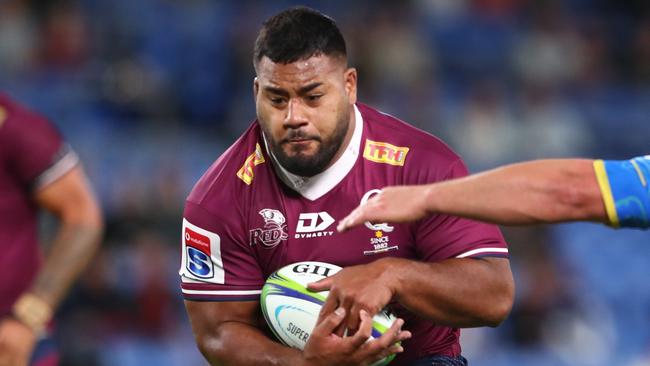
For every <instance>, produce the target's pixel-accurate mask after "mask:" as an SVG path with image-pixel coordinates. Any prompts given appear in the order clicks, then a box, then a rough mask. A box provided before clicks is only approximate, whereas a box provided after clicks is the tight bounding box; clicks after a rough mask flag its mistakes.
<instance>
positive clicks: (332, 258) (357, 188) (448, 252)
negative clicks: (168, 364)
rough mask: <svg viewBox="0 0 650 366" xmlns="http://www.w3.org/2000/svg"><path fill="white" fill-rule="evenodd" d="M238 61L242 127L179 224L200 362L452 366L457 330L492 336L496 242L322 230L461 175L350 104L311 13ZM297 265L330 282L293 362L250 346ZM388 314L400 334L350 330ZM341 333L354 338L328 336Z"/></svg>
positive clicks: (443, 153)
mask: <svg viewBox="0 0 650 366" xmlns="http://www.w3.org/2000/svg"><path fill="white" fill-rule="evenodd" d="M253 62H254V66H255V71H256V78H255V79H254V82H253V90H254V96H255V106H256V111H257V120H256V121H254V123H253V124H252V125H251V126H250V127H249V128H248V129H247V130H246V132H244V134H243V135H242V136H241V137H240V138H239V139H238V140H237V141H236V142H235V143H234V145H232V147H231V148H229V149H228V150H227V152H226V153H224V154H223V155H222V156H221V157H220V158H219V159H218V160H217V161H216V162H215V163H214V164H213V165H212V166H211V167H210V168H209V169H208V171H207V172H206V173H205V174H204V175H203V177H202V178H201V179H200V180H199V181H198V183H197V184H196V186H195V187H194V189H193V190H192V192H191V193H190V195H189V196H188V198H187V201H186V205H185V211H184V214H183V216H184V218H183V232H182V233H183V234H182V244H183V247H182V254H183V258H182V263H181V268H180V275H181V279H182V284H181V287H182V293H183V297H184V298H185V304H186V308H187V312H188V314H189V316H190V320H191V323H192V327H193V329H194V333H195V337H196V340H197V344H198V346H199V348H200V349H201V351H202V352H203V354H204V355H205V357H206V358H207V359H208V360H209V361H210V362H211V363H212V364H215V365H216V364H236V365H368V364H371V363H372V362H374V361H376V360H378V359H381V358H383V357H385V356H386V355H388V354H393V353H399V354H398V355H397V357H396V358H395V360H394V361H393V364H394V365H396V366H398V365H414V364H418V365H431V364H435V365H466V362H467V361H466V360H465V358H464V357H463V356H462V355H461V347H460V343H459V339H460V333H461V331H460V329H459V328H465V327H483V326H497V325H498V324H500V323H501V322H502V321H503V320H504V319H505V317H506V316H507V314H508V312H509V311H510V307H511V306H512V301H513V298H514V290H513V287H514V285H513V281H512V275H511V272H510V266H509V260H508V249H507V246H506V244H505V241H504V239H503V237H502V236H501V233H500V231H499V230H498V229H497V228H496V227H495V226H493V225H487V224H484V223H479V222H477V221H471V220H466V219H461V218H458V217H450V216H446V215H436V216H433V217H431V218H430V219H427V220H423V221H422V222H420V223H418V224H416V225H411V224H408V225H395V226H392V225H387V224H382V223H376V224H373V225H367V226H366V227H362V228H358V229H357V230H353V231H350V232H348V233H346V234H343V235H341V234H338V233H336V231H335V226H334V223H335V221H336V219H337V218H340V217H342V215H345V214H346V213H347V212H348V210H350V209H351V208H352V207H354V206H356V205H357V203H358V202H360V201H363V200H365V199H367V198H368V197H370V196H372V195H373V194H375V193H376V191H377V188H378V187H382V186H385V185H387V184H396V183H398V182H400V183H401V182H412V183H416V182H421V183H425V182H435V181H441V180H446V179H450V178H452V177H460V176H464V175H466V174H467V170H466V168H465V165H464V163H463V161H462V160H461V159H460V158H459V157H458V155H456V154H455V153H454V152H453V151H452V150H451V149H449V147H447V146H446V145H445V144H444V143H442V142H441V141H440V140H438V139H437V138H435V137H433V136H431V135H429V134H427V133H425V132H423V131H421V130H418V129H416V128H414V127H412V126H410V125H408V124H406V123H404V122H402V121H399V120H397V119H396V118H394V117H391V116H389V115H386V114H384V113H381V112H379V111H377V110H375V109H373V108H371V107H368V106H366V105H364V104H361V103H357V71H356V69H354V68H350V67H348V58H347V50H346V45H345V40H344V38H343V36H342V34H341V32H340V30H339V28H338V26H337V25H336V24H335V22H334V21H333V20H332V19H331V18H329V17H327V16H325V15H323V14H321V13H319V12H317V11H315V10H312V9H309V8H304V7H298V8H290V9H288V10H284V11H282V12H280V13H278V14H276V15H274V16H272V17H271V18H269V19H268V20H267V21H266V22H265V23H264V25H263V26H262V28H261V30H260V32H259V35H258V38H257V40H256V42H255V50H254V58H253ZM303 260H316V261H323V262H328V263H333V264H336V265H340V266H342V267H345V268H343V269H342V270H341V271H340V272H338V273H337V274H336V275H335V276H333V277H332V281H331V283H319V284H318V286H320V289H323V288H325V287H330V284H331V287H332V289H331V292H330V294H329V297H328V300H327V302H326V303H325V304H324V306H323V308H322V311H321V314H320V315H321V318H320V321H319V325H318V326H317V328H318V329H317V330H316V331H314V332H313V333H312V334H311V336H310V337H309V339H308V342H307V345H306V346H305V350H304V351H303V352H300V351H298V350H295V349H292V348H289V347H286V346H283V345H281V344H280V343H278V342H277V341H274V340H272V339H269V337H268V336H267V335H266V334H265V333H264V330H265V327H264V326H263V320H262V318H261V311H260V303H259V301H260V299H259V297H260V293H261V289H262V286H263V284H264V281H265V279H266V278H267V277H268V276H269V275H270V274H271V273H273V272H274V271H276V270H277V269H279V268H281V267H283V266H285V265H287V264H290V263H293V262H297V261H303ZM389 302H391V303H393V305H394V309H395V312H396V314H397V316H399V317H400V318H403V320H404V329H405V330H406V331H400V330H401V325H402V323H401V322H402V320H399V321H398V322H396V323H395V324H394V325H393V329H391V330H389V331H388V332H387V333H385V334H384V336H382V337H381V338H379V339H375V340H372V341H369V342H364V341H365V340H366V339H367V336H368V335H367V334H366V335H365V336H364V335H363V334H364V333H362V332H361V330H362V329H369V328H365V327H364V325H367V324H369V323H368V322H369V321H371V317H372V316H374V315H375V314H376V313H377V312H379V311H380V310H381V309H382V308H383V307H384V306H386V305H387V304H388V303H389ZM343 329H347V330H348V331H349V334H354V332H355V331H357V329H359V331H358V333H356V334H354V335H353V336H351V337H343V336H342V335H343ZM335 330H336V331H335ZM411 335H412V337H411ZM407 338H409V339H407ZM398 340H402V341H403V342H402V346H403V349H402V347H400V346H397V345H394V343H395V342H396V341H398ZM402 351H403V353H400V352H402Z"/></svg>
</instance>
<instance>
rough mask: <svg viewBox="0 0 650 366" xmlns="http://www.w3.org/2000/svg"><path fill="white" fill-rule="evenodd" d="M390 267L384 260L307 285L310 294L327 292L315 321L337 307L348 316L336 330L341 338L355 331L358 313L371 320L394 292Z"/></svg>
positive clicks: (343, 271) (353, 267)
mask: <svg viewBox="0 0 650 366" xmlns="http://www.w3.org/2000/svg"><path fill="white" fill-rule="evenodd" d="M389 268H390V265H389V264H388V263H387V261H386V260H377V261H375V262H372V263H369V264H364V265H359V266H352V267H346V268H343V269H342V270H340V271H339V272H337V273H336V274H335V275H333V276H330V277H327V278H324V279H322V280H320V281H317V282H313V283H310V284H308V285H307V287H308V289H309V290H311V291H325V290H328V289H329V291H330V293H329V296H328V297H327V300H326V301H325V303H324V304H323V307H322V308H321V312H320V315H319V322H320V321H321V319H324V318H325V317H327V316H328V315H329V314H331V313H332V312H334V310H336V309H337V308H338V307H342V308H344V309H345V311H346V314H348V316H347V319H346V321H345V322H344V323H343V324H342V325H341V326H340V327H339V328H337V329H336V332H335V333H336V334H337V335H339V336H340V335H342V334H343V333H344V331H345V329H346V328H347V330H348V333H350V332H352V333H353V332H355V331H356V330H357V329H358V328H359V323H360V319H359V311H360V310H362V309H363V310H365V311H366V312H367V313H368V314H369V315H370V316H371V317H373V316H375V314H377V313H378V312H379V311H381V310H382V309H383V308H384V307H385V306H386V305H387V304H388V303H389V302H390V301H391V299H392V298H393V296H394V295H395V292H396V287H395V286H396V282H395V276H392V275H391V274H390V270H389Z"/></svg>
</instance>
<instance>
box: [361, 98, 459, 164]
mask: <svg viewBox="0 0 650 366" xmlns="http://www.w3.org/2000/svg"><path fill="white" fill-rule="evenodd" d="M358 108H359V111H360V112H361V115H362V117H363V119H364V121H365V122H366V126H367V133H366V134H365V135H366V141H364V142H363V143H364V144H365V146H364V155H366V156H365V157H366V158H368V156H367V155H368V154H370V155H372V151H375V150H374V149H373V146H374V145H378V146H380V147H381V146H385V145H386V144H388V148H389V149H394V150H395V151H397V152H402V153H401V154H398V155H396V156H403V158H404V162H401V163H402V164H404V165H405V166H406V164H408V165H411V166H420V165H426V166H435V167H440V168H443V167H444V166H447V165H452V164H455V163H456V162H458V161H460V160H461V159H460V157H459V156H458V154H456V152H454V151H453V150H452V149H451V148H450V147H449V146H448V145H447V144H446V143H445V142H443V141H442V140H441V139H440V138H438V137H436V136H434V135H432V134H430V133H428V132H425V131H422V130H420V129H419V128H417V127H414V126H412V125H410V124H408V123H406V122H404V121H402V120H400V119H399V118H397V117H395V116H392V115H390V114H387V113H384V112H381V111H379V110H376V109H373V108H371V107H369V106H367V105H363V104H358ZM371 158H372V156H371Z"/></svg>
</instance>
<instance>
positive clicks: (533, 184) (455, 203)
mask: <svg viewBox="0 0 650 366" xmlns="http://www.w3.org/2000/svg"><path fill="white" fill-rule="evenodd" d="M426 197H427V199H426V202H427V203H428V205H427V207H426V211H427V212H429V213H434V212H444V213H447V214H451V215H457V216H464V217H469V218H474V219H480V220H484V221H489V222H494V223H499V224H515V225H519V224H531V223H551V222H559V221H576V220H589V221H600V222H607V213H606V212H605V206H604V204H603V200H602V196H601V193H600V188H599V186H598V182H597V180H596V175H595V173H594V168H593V161H592V160H586V159H556V160H537V161H530V162H525V163H519V164H512V165H508V166H505V167H502V168H497V169H493V170H490V171H487V172H484V173H479V174H476V175H471V176H468V177H465V178H462V179H458V180H453V181H448V182H443V183H440V184H435V185H430V186H429V187H428V188H427V190H426Z"/></svg>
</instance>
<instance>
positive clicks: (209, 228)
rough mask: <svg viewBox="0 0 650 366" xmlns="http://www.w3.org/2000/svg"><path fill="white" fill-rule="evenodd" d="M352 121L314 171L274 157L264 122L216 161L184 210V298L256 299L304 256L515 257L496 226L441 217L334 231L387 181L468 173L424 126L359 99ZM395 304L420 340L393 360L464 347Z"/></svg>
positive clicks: (344, 260) (365, 259)
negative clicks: (342, 144)
mask: <svg viewBox="0 0 650 366" xmlns="http://www.w3.org/2000/svg"><path fill="white" fill-rule="evenodd" d="M355 120H356V122H355V129H354V133H353V136H352V138H351V141H350V143H349V145H348V146H347V148H346V150H345V151H344V153H343V154H342V156H341V157H340V158H339V159H338V160H337V161H336V162H335V163H334V164H333V165H332V166H331V167H329V168H328V169H327V170H326V171H324V172H322V173H320V174H318V175H316V176H314V177H310V178H304V177H298V176H295V175H293V174H291V173H289V172H287V171H285V170H284V169H283V168H282V167H281V166H280V165H279V164H278V163H277V162H276V161H275V159H274V157H273V156H272V155H270V154H269V151H268V150H267V148H266V144H265V142H264V138H263V136H262V132H261V129H260V126H259V125H258V123H257V122H254V123H253V125H252V126H251V127H250V128H249V129H248V130H247V131H246V132H245V133H244V134H243V135H242V136H241V137H240V138H239V140H237V141H236V142H235V144H234V145H232V146H231V147H230V148H229V149H228V150H227V151H226V152H225V153H224V154H223V155H222V156H221V157H220V158H219V159H218V160H217V161H216V162H215V163H214V164H213V165H212V167H210V169H209V170H208V171H207V172H206V173H205V175H204V176H203V177H202V178H201V179H200V180H199V181H198V183H197V184H196V186H195V187H194V189H193V190H192V192H191V193H190V195H189V197H188V198H187V202H186V206H185V212H184V219H183V238H182V243H183V248H182V253H183V255H182V263H181V269H180V275H181V279H182V284H181V287H182V292H183V296H184V297H185V299H187V300H203V301H206V300H207V301H247V300H250V301H259V296H260V293H261V289H262V286H263V285H264V281H265V279H266V278H267V277H268V276H269V275H270V274H271V273H272V272H274V271H275V270H277V269H279V268H280V267H282V266H285V265H287V264H290V263H293V262H298V261H321V262H328V263H332V264H336V265H339V266H342V267H345V266H351V265H357V264H364V263H369V262H372V261H375V260H377V259H379V258H383V257H400V258H407V259H412V260H418V261H427V262H437V261H442V260H445V259H448V258H463V257H481V256H502V257H506V256H507V255H508V250H507V247H506V244H505V242H504V240H503V237H502V236H501V233H500V232H499V229H498V228H497V227H495V226H492V225H488V224H483V223H479V222H476V221H471V220H466V219H461V218H457V217H450V216H444V215H436V216H432V217H430V218H428V219H426V220H421V221H418V222H416V223H411V224H391V223H366V224H365V226H360V227H357V228H354V229H352V230H350V231H348V232H345V233H339V232H337V231H336V229H335V228H336V223H337V222H338V221H339V220H340V219H342V218H343V217H345V216H346V215H347V214H348V213H349V212H350V211H351V210H352V209H354V208H355V207H356V206H357V205H359V203H360V202H362V201H364V200H367V199H368V198H369V197H371V196H372V195H373V194H376V193H378V191H379V189H381V188H382V187H385V186H389V185H404V184H423V183H431V182H436V181H441V180H445V179H450V178H456V177H461V176H465V175H467V170H466V168H465V166H464V164H463V162H462V161H461V159H460V158H459V157H458V156H457V155H456V154H455V153H454V152H453V151H451V150H450V149H449V148H448V147H447V146H446V145H445V144H444V143H443V142H441V141H440V140H438V139H437V138H435V137H433V136H431V135H429V134H427V133H425V132H422V131H420V130H418V129H416V128H414V127H412V126H409V125H408V124H406V123H404V122H401V121H399V120H397V119H396V118H394V117H391V116H389V115H386V114H383V113H381V112H378V111H376V110H374V109H371V108H369V107H367V106H365V105H362V104H357V105H356V107H355ZM396 312H397V315H398V316H400V317H402V318H403V319H404V320H405V322H406V324H405V326H404V328H405V329H408V330H410V331H411V332H412V333H413V337H412V339H410V340H408V341H406V342H404V343H403V345H404V349H405V351H404V353H402V354H400V355H398V356H397V358H396V360H395V361H394V362H393V364H396V365H401V364H408V363H409V362H410V361H413V360H415V359H417V358H420V357H424V356H427V355H450V356H453V355H458V354H460V345H459V336H460V331H459V330H458V329H454V328H450V327H444V326H437V325H435V324H433V323H432V322H430V321H427V320H425V319H423V318H420V317H418V316H416V315H414V314H412V313H409V312H408V311H406V310H405V309H403V308H402V309H399V308H398V309H397V311H396Z"/></svg>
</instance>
